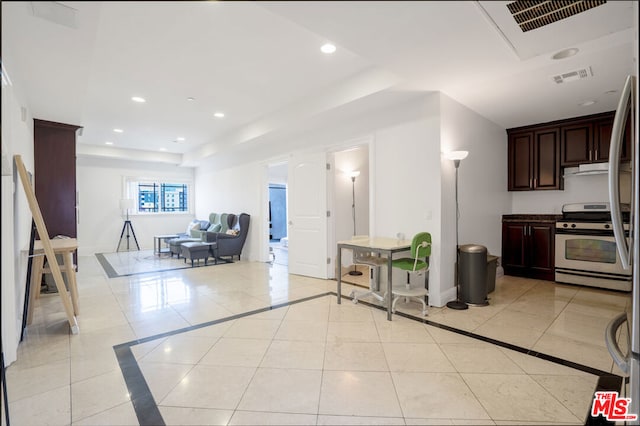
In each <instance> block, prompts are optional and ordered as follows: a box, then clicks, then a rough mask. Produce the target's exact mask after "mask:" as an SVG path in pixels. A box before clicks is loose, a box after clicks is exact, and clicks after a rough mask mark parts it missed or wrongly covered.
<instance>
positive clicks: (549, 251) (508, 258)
mask: <svg viewBox="0 0 640 426" xmlns="http://www.w3.org/2000/svg"><path fill="white" fill-rule="evenodd" d="M521 219H525V218H524V217H520V218H518V219H516V220H511V219H504V218H503V221H502V266H503V267H504V273H505V275H515V276H519V277H528V278H536V279H541V280H548V281H553V280H554V278H555V267H554V262H555V260H554V258H555V218H553V219H551V220H533V221H526V220H521Z"/></svg>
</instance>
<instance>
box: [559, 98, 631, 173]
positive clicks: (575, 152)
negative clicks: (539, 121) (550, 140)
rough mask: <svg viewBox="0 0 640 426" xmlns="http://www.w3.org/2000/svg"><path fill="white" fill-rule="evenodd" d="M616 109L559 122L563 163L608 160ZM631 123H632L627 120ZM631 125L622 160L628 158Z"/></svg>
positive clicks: (576, 164) (627, 133)
mask: <svg viewBox="0 0 640 426" xmlns="http://www.w3.org/2000/svg"><path fill="white" fill-rule="evenodd" d="M614 115H615V111H614V112H607V113H603V114H595V115H590V116H587V117H579V118H577V119H572V120H565V121H563V123H564V124H561V125H560V136H561V140H562V166H563V167H564V166H579V165H580V164H588V163H601V162H606V161H609V144H610V140H611V129H612V128H613V118H614ZM628 124H630V123H628ZM630 132H631V126H630V125H629V126H627V128H626V129H625V143H624V145H623V148H622V157H621V158H622V161H629V159H630V155H629V152H628V151H629V149H628V146H629V143H628V141H629V140H630V134H631V133H630Z"/></svg>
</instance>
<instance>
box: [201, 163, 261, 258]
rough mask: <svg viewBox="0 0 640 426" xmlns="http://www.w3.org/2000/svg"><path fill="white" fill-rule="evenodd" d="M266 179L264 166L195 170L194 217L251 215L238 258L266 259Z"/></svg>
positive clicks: (253, 164) (253, 165)
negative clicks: (220, 214)
mask: <svg viewBox="0 0 640 426" xmlns="http://www.w3.org/2000/svg"><path fill="white" fill-rule="evenodd" d="M267 176H268V166H267V165H265V164H261V163H252V164H245V165H242V166H237V167H233V168H230V169H223V170H219V169H218V168H214V167H207V166H203V167H199V168H198V169H197V170H196V174H195V179H196V215H197V216H198V217H203V218H206V217H209V213H212V212H215V213H234V214H236V215H239V214H240V213H247V214H249V215H250V216H251V219H250V221H249V234H248V236H247V240H246V242H245V245H244V247H243V249H242V258H243V259H245V260H254V261H266V260H267V252H266V241H268V239H269V235H268V227H265V226H264V225H265V224H263V223H262V222H263V221H264V220H265V216H264V214H263V212H264V211H265V208H264V207H265V206H267V205H268V202H269V195H268V186H267V181H268V177H267ZM263 182H264V185H263ZM267 211H268V210H267ZM266 220H268V218H267V219H266ZM263 246H264V248H265V250H263Z"/></svg>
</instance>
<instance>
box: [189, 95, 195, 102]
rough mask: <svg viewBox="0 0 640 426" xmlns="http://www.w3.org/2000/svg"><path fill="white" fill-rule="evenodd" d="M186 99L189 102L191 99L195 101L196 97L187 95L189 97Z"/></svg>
mask: <svg viewBox="0 0 640 426" xmlns="http://www.w3.org/2000/svg"><path fill="white" fill-rule="evenodd" d="M187 100H188V101H189V102H191V101H195V100H196V98H192V97H191V96H189V97H188V98H187Z"/></svg>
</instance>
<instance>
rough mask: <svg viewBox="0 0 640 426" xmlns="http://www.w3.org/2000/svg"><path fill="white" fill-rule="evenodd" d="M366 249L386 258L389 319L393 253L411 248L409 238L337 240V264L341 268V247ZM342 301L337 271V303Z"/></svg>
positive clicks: (357, 249) (388, 312)
mask: <svg viewBox="0 0 640 426" xmlns="http://www.w3.org/2000/svg"><path fill="white" fill-rule="evenodd" d="M343 248H346V249H350V250H353V251H368V252H372V253H377V254H379V255H381V256H385V257H386V258H387V296H388V297H387V320H389V321H391V300H392V299H393V297H392V284H393V283H392V278H391V276H392V270H391V268H392V263H391V261H392V260H393V254H394V253H399V252H403V251H407V250H411V240H398V239H397V238H386V237H360V238H354V239H351V240H345V241H338V265H339V267H340V268H342V249H343ZM340 303H342V273H338V304H340Z"/></svg>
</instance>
